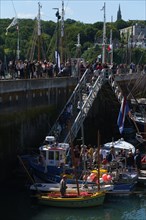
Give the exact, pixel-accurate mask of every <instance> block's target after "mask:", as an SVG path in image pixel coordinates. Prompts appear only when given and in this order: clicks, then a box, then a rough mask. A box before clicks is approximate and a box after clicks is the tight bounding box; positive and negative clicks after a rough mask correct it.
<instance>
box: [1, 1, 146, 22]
mask: <svg viewBox="0 0 146 220" xmlns="http://www.w3.org/2000/svg"><path fill="white" fill-rule="evenodd" d="M38 2H40V4H41V6H42V7H41V19H42V20H48V21H49V20H52V21H54V22H56V20H57V18H56V16H55V13H56V9H53V8H59V13H60V14H61V7H62V0H40V1H39V0H0V19H1V18H14V17H18V18H31V19H34V18H35V17H36V16H37V14H38ZM104 2H105V5H106V21H107V22H110V21H113V22H115V21H116V19H117V11H118V8H119V5H120V8H121V14H122V19H123V20H125V21H128V20H146V0H135V1H133V0H126V1H125V0H121V1H120V0H112V1H111V0H106V1H104V0H64V9H65V17H64V18H65V20H66V19H68V18H69V19H73V20H76V21H80V22H83V23H89V24H93V23H95V22H99V21H103V11H102V10H101V9H102V7H103V5H104Z"/></svg>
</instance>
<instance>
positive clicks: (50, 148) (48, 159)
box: [39, 136, 69, 167]
mask: <svg viewBox="0 0 146 220" xmlns="http://www.w3.org/2000/svg"><path fill="white" fill-rule="evenodd" d="M45 141H46V143H45V144H44V145H43V146H41V147H39V150H40V155H41V157H42V158H43V160H44V163H45V166H57V167H60V166H61V165H63V164H65V163H66V152H67V149H68V148H69V144H67V143H56V141H55V137H54V136H47V137H46V138H45Z"/></svg>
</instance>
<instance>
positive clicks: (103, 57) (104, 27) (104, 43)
mask: <svg viewBox="0 0 146 220" xmlns="http://www.w3.org/2000/svg"><path fill="white" fill-rule="evenodd" d="M102 10H103V12H104V15H103V18H104V20H103V43H102V63H103V64H104V63H105V45H106V15H105V2H104V6H103V8H102Z"/></svg>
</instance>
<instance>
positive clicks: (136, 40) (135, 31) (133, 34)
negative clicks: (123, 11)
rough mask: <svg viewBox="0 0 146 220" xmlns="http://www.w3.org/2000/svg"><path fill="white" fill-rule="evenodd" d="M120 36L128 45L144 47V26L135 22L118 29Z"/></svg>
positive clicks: (145, 46) (145, 33)
mask: <svg viewBox="0 0 146 220" xmlns="http://www.w3.org/2000/svg"><path fill="white" fill-rule="evenodd" d="M120 36H121V38H123V41H124V42H125V44H127V43H128V46H129V47H131V46H132V47H139V48H146V26H145V25H143V24H137V23H136V24H135V25H132V26H129V27H127V28H123V29H121V30H120Z"/></svg>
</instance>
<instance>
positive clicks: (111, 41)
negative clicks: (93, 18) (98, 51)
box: [110, 17, 113, 64]
mask: <svg viewBox="0 0 146 220" xmlns="http://www.w3.org/2000/svg"><path fill="white" fill-rule="evenodd" d="M112 22H113V17H111V23H112ZM112 38H113V30H112V28H111V30H110V47H111V53H110V64H112V63H113V39H112Z"/></svg>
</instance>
